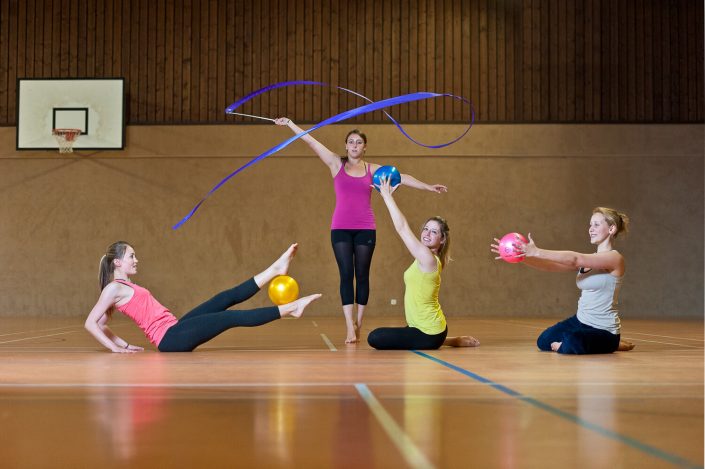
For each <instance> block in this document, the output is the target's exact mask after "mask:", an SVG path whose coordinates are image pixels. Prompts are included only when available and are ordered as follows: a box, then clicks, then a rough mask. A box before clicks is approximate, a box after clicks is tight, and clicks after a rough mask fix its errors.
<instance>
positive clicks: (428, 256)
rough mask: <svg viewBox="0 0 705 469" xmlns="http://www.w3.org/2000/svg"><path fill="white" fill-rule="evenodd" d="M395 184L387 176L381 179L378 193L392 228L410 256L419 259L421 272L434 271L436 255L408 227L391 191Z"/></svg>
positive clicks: (394, 188)
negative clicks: (387, 212) (387, 211)
mask: <svg viewBox="0 0 705 469" xmlns="http://www.w3.org/2000/svg"><path fill="white" fill-rule="evenodd" d="M397 187H399V186H398V185H397V186H394V187H391V184H390V183H389V178H387V179H383V180H382V181H381V183H380V186H379V193H380V194H381V195H382V199H383V200H384V203H385V205H386V206H387V210H389V215H390V216H391V217H392V222H393V223H394V228H395V229H396V230H397V233H399V237H400V238H401V239H402V241H404V244H405V245H406V248H407V249H408V250H409V252H410V253H411V255H412V256H414V258H415V259H416V260H417V261H419V266H420V267H421V270H422V271H423V272H435V271H436V269H437V268H438V266H437V264H436V257H435V256H434V255H433V253H432V252H431V250H430V249H429V248H427V247H426V246H424V245H423V243H421V241H420V240H419V238H417V237H416V235H415V234H414V232H413V231H411V228H410V227H409V222H408V221H407V220H406V217H405V216H404V214H403V213H401V210H400V209H399V206H398V205H397V202H396V201H395V200H394V196H393V195H392V193H393V192H394V191H395V190H396V189H397Z"/></svg>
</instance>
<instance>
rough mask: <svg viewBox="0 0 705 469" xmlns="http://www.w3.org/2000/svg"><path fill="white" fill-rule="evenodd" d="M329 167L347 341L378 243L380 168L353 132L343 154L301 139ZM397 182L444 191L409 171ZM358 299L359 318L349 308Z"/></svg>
mask: <svg viewBox="0 0 705 469" xmlns="http://www.w3.org/2000/svg"><path fill="white" fill-rule="evenodd" d="M275 123H276V124H277V125H282V126H287V127H289V128H290V129H291V130H292V131H293V132H294V133H295V134H300V133H302V132H303V130H302V129H301V128H300V127H299V126H297V125H296V124H294V123H293V122H292V121H291V120H290V119H288V118H286V117H281V118H279V119H276V120H275ZM301 140H303V141H304V142H306V143H307V144H308V146H309V147H311V149H312V150H313V151H314V153H316V155H318V157H319V158H320V159H321V161H323V163H324V164H325V165H326V166H328V169H329V170H330V173H331V176H332V177H333V188H334V190H335V210H334V211H333V218H332V221H331V244H332V246H333V253H334V254H335V260H336V262H337V263H338V271H339V272H340V299H341V302H342V304H343V315H344V316H345V325H346V328H347V337H346V339H345V343H346V344H353V343H357V342H359V341H360V330H361V328H362V318H363V315H364V312H365V306H366V305H367V300H368V298H369V293H370V287H369V274H370V265H371V263H372V254H373V253H374V249H375V244H376V226H375V218H374V213H373V212H372V205H371V198H372V175H373V174H374V172H375V171H377V170H378V169H379V167H380V165H378V164H371V163H367V162H365V160H364V157H365V150H366V149H367V137H366V136H365V134H364V133H362V132H360V131H359V130H357V129H355V130H351V131H350V132H348V134H347V136H346V137H345V156H343V157H341V156H340V155H338V154H336V153H334V152H332V151H330V150H329V149H328V148H326V147H325V146H324V145H323V144H321V143H320V142H319V141H318V140H316V139H315V138H313V137H312V136H311V135H310V134H307V135H304V136H303V137H301ZM401 183H402V184H404V185H406V186H409V187H413V188H415V189H421V190H427V191H431V192H437V193H441V192H446V191H447V188H446V186H443V185H441V184H426V183H424V182H421V181H419V180H418V179H416V178H414V177H412V176H409V175H408V174H402V175H401ZM355 303H357V316H356V317H353V307H354V305H355Z"/></svg>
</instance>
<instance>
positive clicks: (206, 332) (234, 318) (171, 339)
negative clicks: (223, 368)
mask: <svg viewBox="0 0 705 469" xmlns="http://www.w3.org/2000/svg"><path fill="white" fill-rule="evenodd" d="M320 297H321V295H320V294H316V295H309V296H305V297H303V298H299V299H298V300H296V301H293V302H291V303H288V304H285V305H281V306H269V307H266V308H257V309H252V310H249V311H238V310H234V311H233V310H226V311H217V312H210V313H209V314H201V315H191V317H189V318H186V317H183V318H181V319H179V322H177V323H176V324H174V325H173V326H171V327H170V328H169V330H167V331H166V334H165V335H164V338H163V339H162V341H161V342H160V343H159V351H161V352H190V351H192V350H193V349H195V348H196V347H198V346H199V345H201V344H204V343H205V342H208V341H209V340H211V339H213V338H214V337H216V336H218V335H219V334H221V333H223V332H225V331H227V330H228V329H231V328H233V327H255V326H261V325H263V324H267V323H268V322H271V321H274V320H275V319H279V318H282V317H285V316H291V317H295V318H299V317H301V315H302V314H303V312H304V309H305V308H306V306H308V305H309V304H310V303H311V302H312V301H315V300H317V299H318V298H320Z"/></svg>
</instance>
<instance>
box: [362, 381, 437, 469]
mask: <svg viewBox="0 0 705 469" xmlns="http://www.w3.org/2000/svg"><path fill="white" fill-rule="evenodd" d="M355 389H357V392H358V393H359V394H360V396H361V397H362V399H363V400H364V401H365V403H366V404H367V407H369V408H370V411H371V412H372V414H373V415H374V416H375V417H376V418H377V421H378V422H379V424H380V425H381V426H382V428H383V429H384V431H385V432H386V433H387V436H388V437H389V438H390V439H391V440H392V442H393V443H394V445H395V446H396V447H397V449H398V450H399V452H400V453H401V455H402V456H403V457H404V459H405V460H406V462H407V463H408V464H409V466H411V467H414V468H433V467H435V466H434V465H433V464H431V461H429V460H428V459H427V458H426V456H425V455H424V454H423V453H422V452H421V450H420V449H419V448H418V447H417V446H416V445H415V444H414V442H413V441H411V438H410V437H409V435H407V434H406V433H405V432H404V430H403V429H402V428H401V427H400V426H399V425H398V424H397V422H395V421H394V418H393V417H392V416H391V415H389V412H387V410H386V409H385V408H384V406H382V404H380V402H379V401H378V400H377V398H376V397H375V395H374V394H372V391H370V388H368V387H367V385H366V384H364V383H357V384H355Z"/></svg>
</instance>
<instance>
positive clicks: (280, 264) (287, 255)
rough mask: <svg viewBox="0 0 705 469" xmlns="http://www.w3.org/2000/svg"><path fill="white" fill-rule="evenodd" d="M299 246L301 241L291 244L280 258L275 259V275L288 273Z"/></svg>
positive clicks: (273, 268) (273, 265)
mask: <svg viewBox="0 0 705 469" xmlns="http://www.w3.org/2000/svg"><path fill="white" fill-rule="evenodd" d="M298 248H299V243H294V244H292V245H291V246H289V249H287V250H286V251H284V254H282V255H281V257H279V259H277V260H276V261H274V264H272V270H273V271H274V275H286V273H287V272H288V271H289V264H290V263H291V260H292V259H293V258H294V256H295V255H296V250H297V249H298Z"/></svg>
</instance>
